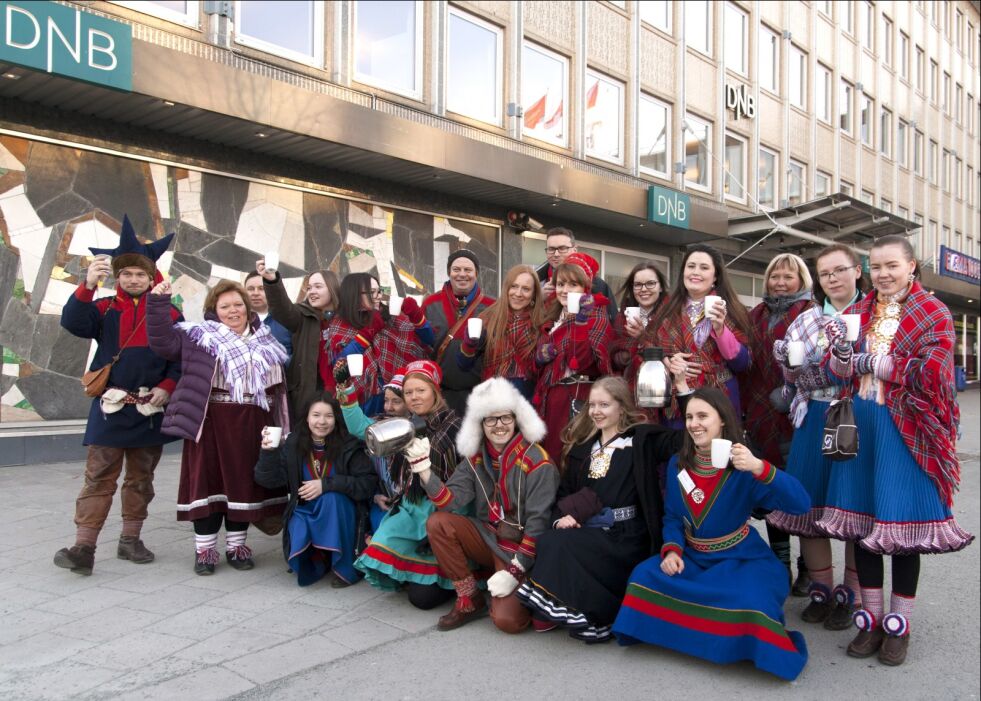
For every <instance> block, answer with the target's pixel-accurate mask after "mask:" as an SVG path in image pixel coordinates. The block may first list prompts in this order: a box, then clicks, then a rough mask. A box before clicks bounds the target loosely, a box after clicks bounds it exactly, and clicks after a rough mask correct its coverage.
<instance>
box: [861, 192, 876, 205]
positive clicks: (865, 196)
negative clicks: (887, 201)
mask: <svg viewBox="0 0 981 701" xmlns="http://www.w3.org/2000/svg"><path fill="white" fill-rule="evenodd" d="M858 199H860V200H862V202H864V203H865V204H870V205H875V195H873V194H872V193H871V192H869V191H868V190H862V192H861V194H860V195H859V196H858Z"/></svg>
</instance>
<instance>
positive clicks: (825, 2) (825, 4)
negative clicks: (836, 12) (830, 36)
mask: <svg viewBox="0 0 981 701" xmlns="http://www.w3.org/2000/svg"><path fill="white" fill-rule="evenodd" d="M814 4H815V5H816V6H817V10H818V12H820V13H821V14H822V15H824V16H825V17H831V0H821V2H815V3H814Z"/></svg>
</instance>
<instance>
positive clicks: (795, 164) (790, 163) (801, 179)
mask: <svg viewBox="0 0 981 701" xmlns="http://www.w3.org/2000/svg"><path fill="white" fill-rule="evenodd" d="M794 168H797V169H799V170H800V175H798V176H797V177H796V178H794ZM794 179H796V180H797V182H798V183H799V184H800V201H799V202H791V201H790V193H791V192H793V181H794ZM804 202H807V166H806V165H805V164H804V163H801V162H800V161H798V160H795V159H793V158H789V159H787V206H788V207H794V206H797V205H800V204H803V203H804Z"/></svg>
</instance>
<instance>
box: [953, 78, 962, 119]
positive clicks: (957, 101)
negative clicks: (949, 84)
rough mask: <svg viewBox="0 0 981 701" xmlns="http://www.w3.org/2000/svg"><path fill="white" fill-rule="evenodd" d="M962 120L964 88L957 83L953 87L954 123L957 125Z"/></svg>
mask: <svg viewBox="0 0 981 701" xmlns="http://www.w3.org/2000/svg"><path fill="white" fill-rule="evenodd" d="M963 119H964V88H963V87H961V84H960V83H958V84H957V85H956V86H954V121H955V122H957V123H958V124H960V123H961V121H962V120H963Z"/></svg>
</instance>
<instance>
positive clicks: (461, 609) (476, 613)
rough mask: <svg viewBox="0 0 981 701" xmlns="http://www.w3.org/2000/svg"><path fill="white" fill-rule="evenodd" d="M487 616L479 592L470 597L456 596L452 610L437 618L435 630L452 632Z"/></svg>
mask: <svg viewBox="0 0 981 701" xmlns="http://www.w3.org/2000/svg"><path fill="white" fill-rule="evenodd" d="M486 615H487V602H486V601H485V600H484V595H483V594H482V593H481V592H479V591H478V592H476V593H475V594H473V595H472V596H458V597H457V598H456V603H455V604H454V605H453V610H452V611H450V612H449V613H448V614H446V615H445V616H440V617H439V622H438V623H437V624H436V629H437V630H441V631H447V630H453V629H455V628H459V627H460V626H464V625H466V624H467V623H470V621H475V620H477V619H478V618H482V617H484V616H486Z"/></svg>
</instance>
